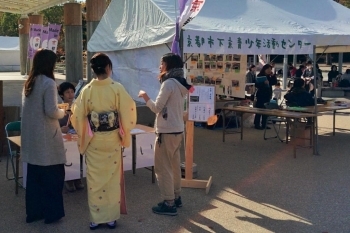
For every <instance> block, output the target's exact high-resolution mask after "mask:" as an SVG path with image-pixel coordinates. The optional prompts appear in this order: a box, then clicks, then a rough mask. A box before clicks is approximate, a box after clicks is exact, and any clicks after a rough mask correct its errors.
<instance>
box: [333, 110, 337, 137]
mask: <svg viewBox="0 0 350 233" xmlns="http://www.w3.org/2000/svg"><path fill="white" fill-rule="evenodd" d="M336 112H337V110H334V111H333V136H335V113H336Z"/></svg>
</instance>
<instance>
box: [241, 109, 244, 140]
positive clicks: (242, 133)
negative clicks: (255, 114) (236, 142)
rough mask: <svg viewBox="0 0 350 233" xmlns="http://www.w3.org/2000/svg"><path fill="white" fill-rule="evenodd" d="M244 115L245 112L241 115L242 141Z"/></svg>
mask: <svg viewBox="0 0 350 233" xmlns="http://www.w3.org/2000/svg"><path fill="white" fill-rule="evenodd" d="M243 114H244V112H242V113H241V140H243Z"/></svg>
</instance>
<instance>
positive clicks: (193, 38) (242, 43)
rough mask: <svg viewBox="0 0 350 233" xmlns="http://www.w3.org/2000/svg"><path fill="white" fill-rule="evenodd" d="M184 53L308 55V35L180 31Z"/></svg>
mask: <svg viewBox="0 0 350 233" xmlns="http://www.w3.org/2000/svg"><path fill="white" fill-rule="evenodd" d="M183 36H184V40H183V41H184V46H183V48H184V52H185V53H196V52H198V51H200V52H201V53H209V54H232V53H235V54H308V53H312V51H313V45H314V43H313V40H312V37H310V36H293V35H292V36H288V35H249V34H229V33H216V32H201V31H198V32H197V31H184V33H183Z"/></svg>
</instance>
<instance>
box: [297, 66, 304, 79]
mask: <svg viewBox="0 0 350 233" xmlns="http://www.w3.org/2000/svg"><path fill="white" fill-rule="evenodd" d="M305 69H306V67H305V66H304V65H300V66H299V69H298V70H297V71H296V72H295V78H301V76H303V73H304V71H305Z"/></svg>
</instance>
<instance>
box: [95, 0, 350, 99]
mask: <svg viewBox="0 0 350 233" xmlns="http://www.w3.org/2000/svg"><path fill="white" fill-rule="evenodd" d="M176 3H177V0H143V1H138V0H113V1H112V2H111V4H110V6H109V8H108V9H107V10H106V12H105V14H104V16H103V18H102V20H101V22H100V23H99V25H98V27H97V29H96V30H95V32H94V34H93V36H92V38H91V39H90V41H89V42H88V50H89V51H91V52H106V53H107V54H108V55H109V56H110V57H111V59H112V61H113V78H114V79H116V80H118V81H120V82H121V83H122V84H123V85H124V86H125V87H126V89H127V90H128V91H129V92H130V94H131V95H132V97H133V98H135V99H137V94H138V91H139V90H140V89H144V90H146V91H147V92H148V93H149V94H150V96H151V97H152V98H154V97H155V96H156V94H157V93H158V89H159V83H158V81H157V80H156V76H157V75H158V65H159V59H160V57H161V55H163V54H164V53H167V52H169V43H170V42H171V41H172V39H173V36H174V34H175V19H176V16H177V12H178V10H177V8H178V6H177V4H176ZM183 30H184V33H183V51H184V52H188V53H191V52H194V51H196V52H201V53H230V54H232V53H235V54H309V53H312V52H313V45H319V46H328V45H350V10H349V9H347V8H345V7H343V6H342V5H340V4H338V3H336V2H334V1H333V0H309V1H304V0H294V1H280V0H245V1H242V0H221V1H216V0H206V2H205V5H204V7H203V8H202V10H201V11H200V12H199V14H198V15H197V16H196V18H194V19H193V20H192V21H191V22H190V23H188V24H187V25H186V26H185V27H184V28H183ZM202 38H203V40H202ZM209 38H211V39H213V41H212V42H213V43H209V41H210V40H209ZM189 39H191V40H189ZM198 39H200V40H199V42H200V43H199V42H198ZM219 39H220V40H221V41H220V40H219ZM273 39H274V41H275V42H274V44H272V40H273ZM196 40H197V43H196ZM190 42H191V43H190ZM276 42H277V44H278V46H277V44H276ZM199 45H200V46H199ZM284 48H285V49H284Z"/></svg>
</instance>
